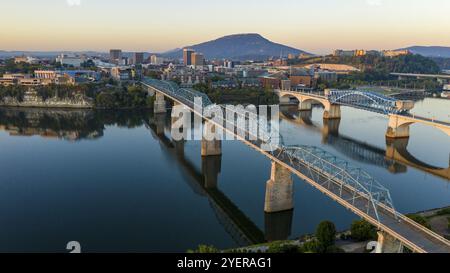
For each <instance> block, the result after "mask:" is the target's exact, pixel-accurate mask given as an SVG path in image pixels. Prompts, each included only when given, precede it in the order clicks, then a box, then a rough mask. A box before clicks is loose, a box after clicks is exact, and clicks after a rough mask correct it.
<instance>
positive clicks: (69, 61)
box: [56, 54, 84, 67]
mask: <svg viewBox="0 0 450 273" xmlns="http://www.w3.org/2000/svg"><path fill="white" fill-rule="evenodd" d="M56 62H58V63H60V64H61V65H67V66H73V67H81V64H82V63H83V62H84V59H83V58H82V57H78V56H68V55H65V54H61V55H60V56H58V57H57V58H56Z"/></svg>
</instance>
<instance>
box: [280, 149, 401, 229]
mask: <svg viewBox="0 0 450 273" xmlns="http://www.w3.org/2000/svg"><path fill="white" fill-rule="evenodd" d="M282 152H283V153H284V154H286V155H288V156H289V159H290V163H291V164H292V165H294V166H295V165H298V164H301V165H302V166H304V167H306V168H308V169H310V170H311V171H312V172H314V173H320V174H321V175H323V176H324V177H325V178H326V180H325V181H322V185H325V184H327V183H329V182H331V181H332V182H334V183H336V184H337V185H338V186H339V187H340V191H339V192H338V195H340V197H342V195H343V193H344V192H343V191H344V189H345V190H347V191H351V192H353V195H352V197H351V199H350V200H346V201H347V202H349V203H350V204H354V203H355V201H356V200H357V199H358V198H361V197H364V198H365V199H366V200H367V202H368V205H367V207H366V212H367V214H370V213H371V212H373V213H374V215H375V217H376V218H377V220H378V221H379V222H380V217H379V213H378V208H379V206H380V205H383V206H386V207H388V208H390V209H391V211H392V212H393V213H394V215H395V216H397V213H396V212H395V207H394V204H393V201H392V198H391V195H390V193H389V190H388V189H386V188H385V187H384V186H382V185H381V184H380V183H379V182H378V181H377V180H376V179H375V178H374V177H372V176H371V175H370V174H368V173H367V172H365V171H364V170H362V169H360V168H358V167H355V166H353V165H352V164H350V163H349V162H347V161H345V160H342V159H340V158H337V157H336V156H334V155H332V154H330V153H328V152H326V151H324V150H322V149H320V148H317V147H311V146H286V147H283V148H282ZM317 180H319V179H317ZM369 204H370V206H369Z"/></svg>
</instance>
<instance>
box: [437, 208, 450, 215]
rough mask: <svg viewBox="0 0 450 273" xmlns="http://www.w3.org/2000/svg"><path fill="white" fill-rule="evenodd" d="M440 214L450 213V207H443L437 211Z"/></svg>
mask: <svg viewBox="0 0 450 273" xmlns="http://www.w3.org/2000/svg"><path fill="white" fill-rule="evenodd" d="M436 215H438V216H444V215H450V208H446V209H441V210H440V211H438V212H437V213H436Z"/></svg>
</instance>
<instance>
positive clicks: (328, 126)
mask: <svg viewBox="0 0 450 273" xmlns="http://www.w3.org/2000/svg"><path fill="white" fill-rule="evenodd" d="M340 125H341V120H340V119H324V120H323V127H322V143H327V142H328V137H329V136H338V135H339V126H340Z"/></svg>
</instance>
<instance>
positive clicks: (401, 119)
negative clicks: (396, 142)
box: [386, 115, 450, 138]
mask: <svg viewBox="0 0 450 273" xmlns="http://www.w3.org/2000/svg"><path fill="white" fill-rule="evenodd" d="M416 123H418V124H426V125H431V126H432V127H435V128H436V129H439V130H441V131H442V132H444V133H445V134H447V135H448V136H450V127H448V126H446V125H444V124H440V123H437V122H433V121H431V120H423V119H418V118H415V117H410V116H399V115H390V116H389V125H388V130H387V133H386V137H387V138H409V135H410V127H411V125H413V124H416Z"/></svg>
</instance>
